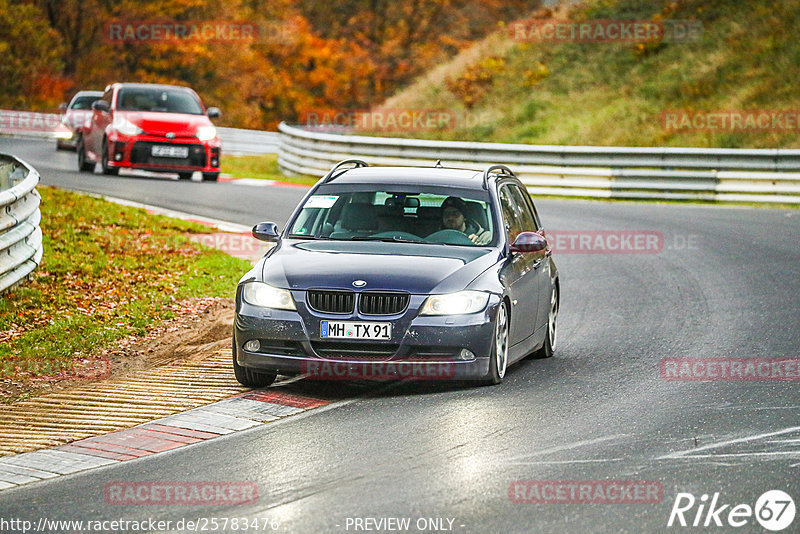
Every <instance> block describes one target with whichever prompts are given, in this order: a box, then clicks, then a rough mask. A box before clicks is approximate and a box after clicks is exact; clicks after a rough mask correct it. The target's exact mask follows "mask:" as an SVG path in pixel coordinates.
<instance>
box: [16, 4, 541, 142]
mask: <svg viewBox="0 0 800 534" xmlns="http://www.w3.org/2000/svg"><path fill="white" fill-rule="evenodd" d="M538 5H539V0H535V1H526V0H510V1H505V2H502V1H499V0H409V1H406V2H395V1H393V0H339V1H337V2H320V1H318V0H269V1H267V0H229V1H225V0H157V1H154V0H118V1H111V0H28V1H16V2H14V1H11V0H0V22H3V25H2V27H0V50H8V51H10V52H8V53H5V54H3V55H4V57H7V58H8V57H10V58H11V60H10V61H6V62H5V63H4V64H0V74H3V75H4V78H5V79H7V80H14V83H12V84H5V85H4V86H3V87H2V88H0V107H14V108H18V109H22V108H28V109H45V108H52V107H54V106H55V105H57V103H58V102H59V101H61V100H66V99H67V98H68V97H69V96H71V94H73V93H74V92H76V91H78V90H81V89H103V88H104V87H105V86H106V85H107V84H109V83H112V82H117V81H127V82H158V83H170V84H179V85H187V86H190V87H192V88H194V89H195V90H196V91H197V92H198V93H199V94H200V95H201V96H202V97H203V99H204V101H205V102H206V104H207V105H209V106H217V107H219V108H221V109H222V110H223V118H222V120H221V121H220V122H221V124H226V125H230V126H238V127H246V128H274V127H275V126H276V125H277V123H278V122H280V121H281V120H286V121H293V120H297V119H298V118H300V117H302V116H304V114H305V113H306V112H307V111H308V110H347V109H365V108H368V107H370V106H374V105H377V104H379V103H380V102H381V101H382V100H383V99H385V98H386V97H388V96H390V95H391V94H392V93H393V92H394V91H396V90H397V89H398V88H399V87H401V86H402V85H403V84H406V83H408V82H410V81H411V80H412V79H413V78H414V77H415V76H417V75H419V74H421V73H423V72H424V71H425V70H426V69H428V68H430V67H432V66H434V65H436V64H437V63H438V62H440V61H443V60H445V59H446V58H448V57H450V56H452V55H453V54H455V53H456V52H458V50H460V49H461V48H463V47H465V46H468V45H469V44H470V43H471V42H472V41H474V40H475V39H478V38H480V37H482V36H483V35H485V34H487V33H488V32H490V31H492V30H494V29H496V27H497V24H498V22H499V21H503V20H505V21H508V20H512V19H514V18H517V17H519V16H521V15H524V14H525V13H527V12H529V11H530V10H531V9H533V8H535V7H536V6H538ZM158 21H171V22H173V23H174V22H184V23H192V22H203V21H205V22H236V21H239V22H246V23H248V24H252V25H254V26H255V27H257V28H258V34H257V36H256V37H255V38H251V39H244V38H242V39H229V40H219V41H214V40H210V41H206V40H202V39H184V40H175V39H172V40H165V39H162V40H157V39H156V40H142V41H136V42H119V41H115V40H113V39H111V38H110V35H109V25H110V24H112V23H137V22H158Z"/></svg>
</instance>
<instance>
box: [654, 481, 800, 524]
mask: <svg viewBox="0 0 800 534" xmlns="http://www.w3.org/2000/svg"><path fill="white" fill-rule="evenodd" d="M794 516H795V506H794V500H792V498H791V497H790V496H789V494H788V493H786V492H783V491H781V490H770V491H767V492H765V493H764V494H763V495H761V497H759V498H758V500H756V504H755V507H751V506H750V505H749V504H737V505H731V504H725V503H723V502H722V501H721V500H720V496H719V493H715V494H714V495H713V496H712V498H711V502H709V498H708V495H707V494H703V495H702V496H701V497H700V498H699V499H696V498H695V496H694V495H692V494H691V493H678V495H677V496H676V497H675V503H674V504H673V505H672V511H671V512H670V514H669V521H667V526H668V527H671V526H673V525H675V526H682V527H686V526H692V527H711V526H717V527H723V526H727V527H733V528H738V527H743V526H745V525H748V524H752V519H753V518H755V520H756V521H757V522H758V523H759V524H760V525H761V526H762V527H764V528H765V529H767V530H770V531H772V532H779V531H781V530H784V529H786V528H788V527H789V526H790V525H791V524H792V523H793V522H794Z"/></svg>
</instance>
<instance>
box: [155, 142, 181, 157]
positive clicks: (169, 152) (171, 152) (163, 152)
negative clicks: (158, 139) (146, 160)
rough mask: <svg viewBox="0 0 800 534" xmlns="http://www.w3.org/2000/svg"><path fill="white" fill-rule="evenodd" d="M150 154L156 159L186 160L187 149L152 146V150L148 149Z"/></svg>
mask: <svg viewBox="0 0 800 534" xmlns="http://www.w3.org/2000/svg"><path fill="white" fill-rule="evenodd" d="M150 153H151V154H152V155H153V156H155V157H157V158H188V157H189V147H186V146H169V145H153V148H151V149H150Z"/></svg>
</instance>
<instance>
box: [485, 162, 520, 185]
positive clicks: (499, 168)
mask: <svg viewBox="0 0 800 534" xmlns="http://www.w3.org/2000/svg"><path fill="white" fill-rule="evenodd" d="M493 172H496V173H497V174H506V175H508V176H515V177H516V176H517V175H516V174H514V171H512V170H511V169H509V168H508V167H506V166H505V165H500V164H499V163H495V164H494V165H489V166H488V167H486V170H485V171H483V188H484V189H489V174H491V173H493Z"/></svg>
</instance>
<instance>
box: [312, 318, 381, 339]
mask: <svg viewBox="0 0 800 534" xmlns="http://www.w3.org/2000/svg"><path fill="white" fill-rule="evenodd" d="M319 335H320V337H323V338H326V339H330V338H340V339H380V340H389V339H392V323H352V322H344V321H321V322H320V325H319Z"/></svg>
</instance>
